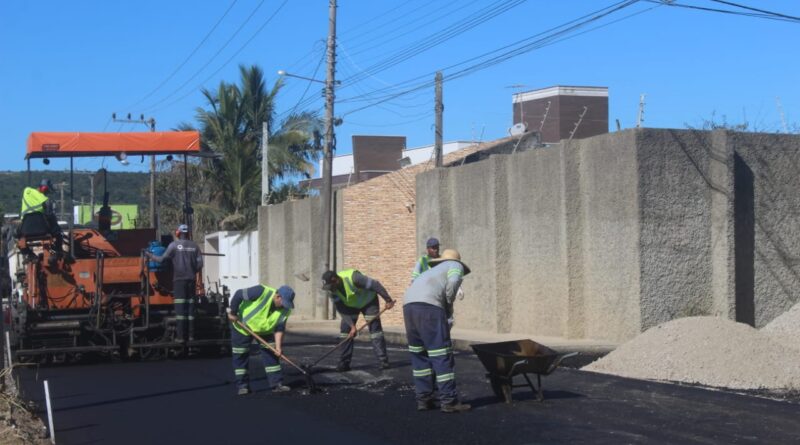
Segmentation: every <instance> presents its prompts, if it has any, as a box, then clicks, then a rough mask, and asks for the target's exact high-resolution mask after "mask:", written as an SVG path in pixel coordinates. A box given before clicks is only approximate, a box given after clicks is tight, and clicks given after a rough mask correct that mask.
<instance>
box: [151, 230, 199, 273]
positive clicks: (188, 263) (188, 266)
mask: <svg viewBox="0 0 800 445" xmlns="http://www.w3.org/2000/svg"><path fill="white" fill-rule="evenodd" d="M151 258H152V259H153V260H155V261H158V262H159V263H160V262H162V261H164V259H166V258H169V259H171V260H172V274H173V275H172V279H173V280H194V279H195V278H196V277H197V272H200V270H201V269H202V268H203V253H202V252H201V251H200V247H198V246H197V244H196V243H195V242H194V241H192V240H188V239H179V240H175V241H173V242H171V243H169V246H167V250H165V251H164V255H161V256H159V255H152V256H151Z"/></svg>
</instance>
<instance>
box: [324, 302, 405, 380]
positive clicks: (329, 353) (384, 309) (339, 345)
mask: <svg viewBox="0 0 800 445" xmlns="http://www.w3.org/2000/svg"><path fill="white" fill-rule="evenodd" d="M387 310H389V308H388V307H384V308H383V309H381V311H380V312H378V315H377V316H375V318H374V319H373V320H372V321H375V320H377V319H379V318H381V315H383V313H384V312H386V311H387ZM370 323H371V322H367V321H366V320H365V321H364V324H362V325H361V327H360V328H358V329H356V334H358V333H359V332H360V331H361V330H362V329H364V328H365V327H367V325H369V324H370ZM352 338H353V336H352V335H348V336H347V338H345V339H344V340H342V341H340V342H339V343H338V344H337V345H336V346H334V347H333V348H332V349H331V350H330V351H328V352H326V353H325V355H323V356H322V357H320V358H318V359H317V361H315V362H314V363H313V364H312V365H311V367H312V368H313V367H314V366H316V365H317V363H319V362H321V361H322V360H324V359H325V357H327V356H329V355H331V354H332V353H333V351H335V350H337V349H339V348H340V347H341V346H342V345H343V344H345V343H347V342H348V341H350V340H352Z"/></svg>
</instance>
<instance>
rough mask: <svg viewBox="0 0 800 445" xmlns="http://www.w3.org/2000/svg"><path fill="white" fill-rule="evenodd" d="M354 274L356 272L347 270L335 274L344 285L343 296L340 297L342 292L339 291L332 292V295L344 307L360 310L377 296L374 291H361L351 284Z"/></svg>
mask: <svg viewBox="0 0 800 445" xmlns="http://www.w3.org/2000/svg"><path fill="white" fill-rule="evenodd" d="M356 272H357V271H356V270H355V269H348V270H343V271H341V272H339V273H338V274H336V275H339V278H341V280H342V282H343V283H344V295H342V292H341V291H339V289H336V290H335V291H334V295H335V296H336V297H337V298H338V299H339V300H341V301H342V303H344V305H345V306H347V307H352V308H355V309H361V308H362V307H364V306H366V305H367V303H369V302H370V301H372V299H373V298H375V296H376V295H377V294H376V293H375V291H371V290H369V289H361V288H358V287H356V286H355V285H354V284H353V274H354V273H356Z"/></svg>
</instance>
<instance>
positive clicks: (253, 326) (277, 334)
mask: <svg viewBox="0 0 800 445" xmlns="http://www.w3.org/2000/svg"><path fill="white" fill-rule="evenodd" d="M292 309H294V290H292V288H291V287H289V286H281V287H280V288H278V289H277V290H275V289H273V288H271V287H269V286H264V285H262V284H257V285H255V286H252V287H249V288H247V289H239V290H237V291H236V292H235V293H234V294H233V297H231V303H230V306H229V307H228V319H229V320H230V321H231V352H232V354H231V355H232V356H233V373H234V374H235V377H236V387H237V393H238V394H239V395H240V396H241V395H246V394H249V393H250V370H249V368H248V364H249V361H250V344H251V343H252V342H253V337H252V336H251V335H250V333H249V332H247V330H246V329H244V328H242V327H241V326H240V325H239V323H243V324H245V325H247V327H248V328H250V330H252V331H253V332H255V333H256V334H257V335H258V336H260V337H263V338H264V339H265V340H266V341H268V342H270V343H273V341H274V348H275V352H277V354H276V353H275V352H273V351H271V350H270V349H269V348H267V347H265V346H263V345H260V346H261V358H262V360H263V361H264V371H265V372H266V374H267V383H268V384H269V387H270V389H272V392H286V391H289V390H291V388H289V387H288V386H286V385H284V384H283V373H282V372H281V364H280V356H281V355H282V352H281V351H282V347H283V333H284V331H285V330H286V320H288V319H289V315H290V314H291V313H292Z"/></svg>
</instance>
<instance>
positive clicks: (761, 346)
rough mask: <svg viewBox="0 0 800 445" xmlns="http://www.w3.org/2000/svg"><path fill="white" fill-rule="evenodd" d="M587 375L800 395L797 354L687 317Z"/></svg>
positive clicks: (731, 325)
mask: <svg viewBox="0 0 800 445" xmlns="http://www.w3.org/2000/svg"><path fill="white" fill-rule="evenodd" d="M583 369H584V370H587V371H594V372H600V373H605V374H613V375H618V376H622V377H630V378H637V379H648V380H663V381H672V382H684V383H695V384H701V385H706V386H713V387H720V388H732V389H770V390H797V389H800V353H798V351H797V350H795V349H792V348H787V347H786V346H784V345H783V344H781V343H778V342H776V341H774V340H773V339H772V338H770V337H769V336H768V335H767V334H765V333H762V332H759V331H758V330H757V329H754V328H752V327H751V326H748V325H746V324H742V323H736V322H733V321H730V320H726V319H723V318H717V317H688V318H680V319H677V320H672V321H669V322H667V323H663V324H661V325H658V326H656V327H654V328H651V329H649V330H647V331H646V332H644V333H642V334H641V335H639V336H637V337H636V338H634V339H633V340H631V341H629V342H627V343H625V344H623V345H621V346H620V347H619V348H617V349H616V350H615V351H613V352H611V353H610V354H608V355H607V356H605V357H603V358H602V359H600V360H598V361H596V362H594V363H592V364H590V365H588V366H586V367H584V368H583Z"/></svg>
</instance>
